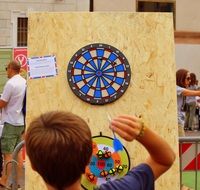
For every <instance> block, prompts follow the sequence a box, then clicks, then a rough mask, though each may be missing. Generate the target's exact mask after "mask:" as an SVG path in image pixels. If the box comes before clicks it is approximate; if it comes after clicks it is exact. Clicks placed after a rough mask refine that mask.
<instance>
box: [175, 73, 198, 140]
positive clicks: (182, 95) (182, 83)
mask: <svg viewBox="0 0 200 190" xmlns="http://www.w3.org/2000/svg"><path fill="white" fill-rule="evenodd" d="M190 81H191V78H190V72H189V71H188V70H186V69H179V70H178V71H177V72H176V85H177V87H176V92H177V112H178V131H179V136H185V132H184V122H185V111H186V109H185V105H186V96H200V90H190V89H187V88H188V87H189V85H190Z"/></svg>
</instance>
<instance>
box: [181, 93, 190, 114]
mask: <svg viewBox="0 0 200 190" xmlns="http://www.w3.org/2000/svg"><path fill="white" fill-rule="evenodd" d="M188 108H189V107H188V105H187V104H186V97H185V96H183V103H182V106H181V111H182V112H186V111H188Z"/></svg>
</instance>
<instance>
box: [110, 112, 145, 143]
mask: <svg viewBox="0 0 200 190" xmlns="http://www.w3.org/2000/svg"><path fill="white" fill-rule="evenodd" d="M110 128H111V129H112V130H113V131H114V132H116V133H117V134H118V135H119V136H120V137H122V138H123V139H125V140H127V141H133V140H134V139H136V137H137V136H138V135H139V133H140V130H141V128H142V123H141V121H140V119H139V118H137V117H136V116H128V115H121V116H118V117H116V118H114V119H112V121H111V123H110Z"/></svg>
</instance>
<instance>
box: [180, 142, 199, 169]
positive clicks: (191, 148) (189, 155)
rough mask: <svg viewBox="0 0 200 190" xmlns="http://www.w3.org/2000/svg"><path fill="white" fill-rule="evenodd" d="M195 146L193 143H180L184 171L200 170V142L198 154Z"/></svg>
mask: <svg viewBox="0 0 200 190" xmlns="http://www.w3.org/2000/svg"><path fill="white" fill-rule="evenodd" d="M195 146H196V145H195V144H193V143H183V144H181V145H180V148H181V151H180V153H181V155H180V156H181V157H182V158H181V163H182V167H181V170H182V171H187V170H196V169H197V170H200V144H198V145H197V154H196V147H195ZM196 159H197V160H196Z"/></svg>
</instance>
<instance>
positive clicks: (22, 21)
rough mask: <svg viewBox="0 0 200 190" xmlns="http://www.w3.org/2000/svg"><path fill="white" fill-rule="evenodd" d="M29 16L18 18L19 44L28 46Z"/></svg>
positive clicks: (19, 45)
mask: <svg viewBox="0 0 200 190" xmlns="http://www.w3.org/2000/svg"><path fill="white" fill-rule="evenodd" d="M27 32H28V18H20V17H19V18H17V46H18V47H23V46H27V34H28V33H27Z"/></svg>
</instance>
